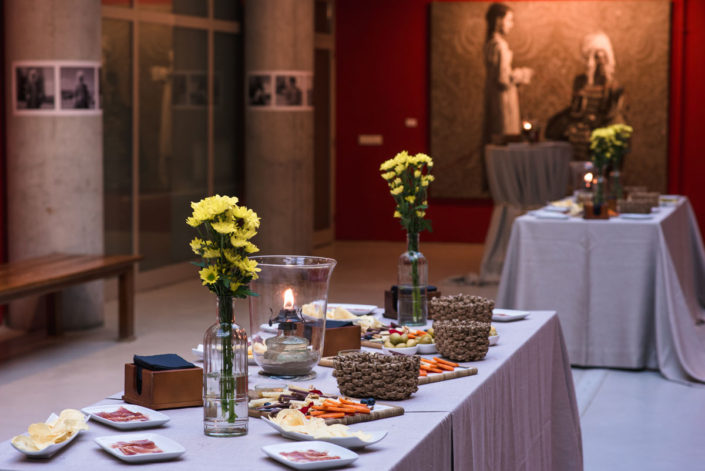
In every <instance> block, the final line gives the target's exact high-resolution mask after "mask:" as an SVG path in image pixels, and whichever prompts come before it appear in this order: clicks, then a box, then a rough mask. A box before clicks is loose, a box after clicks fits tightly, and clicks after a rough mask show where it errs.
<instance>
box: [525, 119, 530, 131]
mask: <svg viewBox="0 0 705 471" xmlns="http://www.w3.org/2000/svg"><path fill="white" fill-rule="evenodd" d="M524 129H525V130H527V131H530V130H531V123H530V122H529V121H524Z"/></svg>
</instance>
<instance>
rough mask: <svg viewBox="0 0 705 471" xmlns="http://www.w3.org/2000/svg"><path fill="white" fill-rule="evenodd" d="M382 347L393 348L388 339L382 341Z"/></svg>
mask: <svg viewBox="0 0 705 471" xmlns="http://www.w3.org/2000/svg"><path fill="white" fill-rule="evenodd" d="M384 346H385V347H386V348H394V344H393V343H392V342H390V341H389V340H388V339H387V340H385V341H384Z"/></svg>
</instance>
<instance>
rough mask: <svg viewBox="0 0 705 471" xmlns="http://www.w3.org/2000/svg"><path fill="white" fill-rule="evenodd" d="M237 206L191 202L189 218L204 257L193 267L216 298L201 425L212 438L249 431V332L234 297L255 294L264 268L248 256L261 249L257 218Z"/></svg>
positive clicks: (227, 200) (218, 199) (206, 347)
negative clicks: (253, 284)
mask: <svg viewBox="0 0 705 471" xmlns="http://www.w3.org/2000/svg"><path fill="white" fill-rule="evenodd" d="M237 202H238V199H237V198H235V197H229V196H220V195H215V196H210V197H208V198H204V199H202V200H201V201H199V202H198V203H191V208H192V209H193V214H192V215H191V217H189V218H187V219H186V223H187V224H188V225H189V226H191V227H194V228H195V229H196V230H197V231H198V232H199V237H196V238H194V239H193V240H192V241H191V244H190V245H191V250H193V252H194V253H195V254H196V255H199V256H200V257H201V261H199V262H194V264H195V265H197V266H199V267H201V270H200V271H199V274H200V276H201V280H202V281H203V285H204V286H207V287H208V289H209V290H211V291H213V292H214V293H215V294H216V295H217V298H218V302H217V311H218V319H217V321H216V323H215V324H213V325H212V326H211V327H210V328H209V329H208V330H207V331H206V334H205V336H204V338H203V369H204V375H203V380H204V383H203V388H204V395H203V401H204V403H203V406H204V419H203V427H204V433H205V434H206V435H212V436H234V435H243V434H246V433H247V399H246V397H247V386H246V385H247V333H246V332H245V330H244V329H242V328H241V327H239V326H238V325H237V324H235V323H234V308H233V304H234V303H233V298H246V297H247V296H250V295H255V293H252V292H251V291H250V289H249V283H250V281H252V280H254V279H257V272H258V271H260V269H259V268H257V262H256V261H254V260H250V259H249V258H248V255H249V254H251V253H254V252H257V251H258V249H257V247H256V246H255V245H254V244H253V243H252V242H250V239H252V238H253V237H254V236H255V235H256V234H257V229H258V228H259V218H258V217H257V214H256V213H255V212H254V211H252V210H251V209H247V208H246V207H244V206H238V205H237ZM238 388H244V391H239V393H238Z"/></svg>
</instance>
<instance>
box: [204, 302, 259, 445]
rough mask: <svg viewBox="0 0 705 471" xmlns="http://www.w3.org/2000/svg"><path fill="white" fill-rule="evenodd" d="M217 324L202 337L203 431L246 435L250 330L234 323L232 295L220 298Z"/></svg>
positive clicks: (209, 433)
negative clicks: (248, 336) (248, 332)
mask: <svg viewBox="0 0 705 471" xmlns="http://www.w3.org/2000/svg"><path fill="white" fill-rule="evenodd" d="M217 313H218V317H217V319H216V323H215V324H213V325H212V326H210V328H209V329H208V330H207V331H206V334H205V336H204V338H203V433H205V434H206V435H210V436H213V437H233V436H237V435H245V434H247V420H248V417H247V333H246V332H245V329H243V328H242V327H240V326H238V325H237V324H235V317H234V314H233V313H234V309H233V297H232V296H218V297H217Z"/></svg>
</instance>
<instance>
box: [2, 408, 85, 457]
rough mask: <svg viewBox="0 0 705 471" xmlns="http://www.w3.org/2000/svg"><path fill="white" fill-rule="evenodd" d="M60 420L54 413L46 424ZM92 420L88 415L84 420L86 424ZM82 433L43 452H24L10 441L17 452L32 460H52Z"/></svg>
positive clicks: (75, 434) (26, 433) (27, 433)
mask: <svg viewBox="0 0 705 471" xmlns="http://www.w3.org/2000/svg"><path fill="white" fill-rule="evenodd" d="M58 418H59V416H58V415H56V414H54V413H53V412H52V414H51V415H50V416H49V417H47V420H45V421H44V422H45V423H49V422H53V421H54V420H56V419H58ZM90 418H91V417H90V415H86V416H84V417H83V420H85V421H86V422H88V420H89V419H90ZM81 432H82V430H79V431H78V432H76V433H74V434H73V435H71V436H70V437H69V438H67V439H66V440H64V441H63V442H61V443H56V444H54V445H49V446H48V447H46V448H44V449H43V450H39V451H27V450H22V449H21V448H17V447H16V446H15V444H14V443H12V441H10V444H11V445H12V448H14V449H15V450H17V451H19V452H20V453H24V454H25V455H27V456H28V457H30V458H50V457H52V456H53V455H54V454H55V453H56V452H58V451H59V450H61V449H62V448H63V447H65V446H66V445H68V444H69V443H71V442H72V441H73V440H74V438H76V437H77V436H78V434H79V433H81ZM23 435H29V432H25V433H24V434H23Z"/></svg>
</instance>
